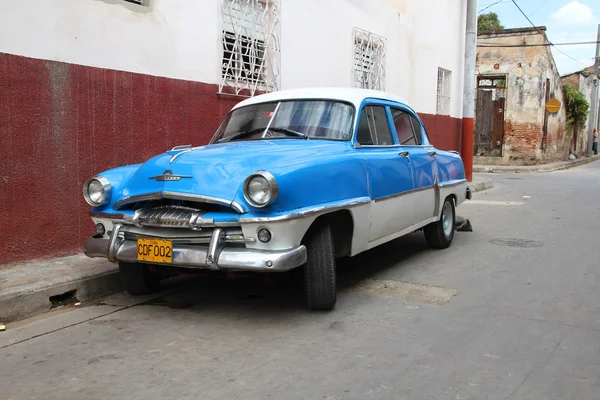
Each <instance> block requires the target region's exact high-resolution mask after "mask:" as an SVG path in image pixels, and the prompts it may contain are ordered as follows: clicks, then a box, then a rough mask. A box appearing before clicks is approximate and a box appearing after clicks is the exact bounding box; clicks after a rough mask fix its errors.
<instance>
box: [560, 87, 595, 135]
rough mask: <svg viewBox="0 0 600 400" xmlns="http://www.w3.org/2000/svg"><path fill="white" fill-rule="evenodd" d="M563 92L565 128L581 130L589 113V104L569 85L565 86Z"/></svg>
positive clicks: (581, 94)
mask: <svg viewBox="0 0 600 400" xmlns="http://www.w3.org/2000/svg"><path fill="white" fill-rule="evenodd" d="M563 92H564V102H565V111H566V113H567V128H570V127H574V128H583V127H584V126H585V123H586V121H587V118H588V115H589V113H590V104H589V103H588V102H587V100H586V99H585V96H584V95H583V93H581V92H580V91H579V90H577V89H575V87H573V85H571V84H566V85H565V86H564V91H563Z"/></svg>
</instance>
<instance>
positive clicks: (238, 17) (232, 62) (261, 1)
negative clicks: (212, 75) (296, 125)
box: [219, 0, 279, 96]
mask: <svg viewBox="0 0 600 400" xmlns="http://www.w3.org/2000/svg"><path fill="white" fill-rule="evenodd" d="M221 15H222V18H223V21H222V22H223V23H222V33H221V39H222V46H223V47H222V51H223V58H222V64H221V83H220V85H219V93H225V92H227V93H231V94H236V95H249V96H253V95H254V94H255V93H256V92H271V91H275V90H277V89H278V79H279V3H278V1H276V0H222V1H221ZM224 88H230V89H229V90H224ZM232 92H233V93H232Z"/></svg>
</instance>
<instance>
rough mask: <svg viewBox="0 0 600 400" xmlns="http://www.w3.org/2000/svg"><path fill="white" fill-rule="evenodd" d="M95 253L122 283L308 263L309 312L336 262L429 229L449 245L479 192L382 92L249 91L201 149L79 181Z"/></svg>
mask: <svg viewBox="0 0 600 400" xmlns="http://www.w3.org/2000/svg"><path fill="white" fill-rule="evenodd" d="M83 195H84V197H85V199H86V201H87V202H88V203H89V204H90V205H91V206H92V207H93V208H92V210H91V212H90V215H91V218H92V219H93V221H94V223H95V224H96V231H97V233H96V235H94V236H93V237H91V238H90V239H88V240H87V242H86V244H85V253H86V254H87V255H88V256H89V257H106V258H108V259H109V260H110V261H113V262H118V263H119V268H120V273H121V275H122V277H123V281H124V285H125V288H126V289H127V290H128V291H129V292H130V293H131V294H145V293H149V292H152V291H154V290H156V289H157V288H158V285H159V282H160V270H161V268H165V267H168V269H169V270H173V269H175V270H176V271H177V270H186V269H187V270H188V271H189V269H208V270H220V271H256V272H267V273H271V272H281V271H289V270H292V269H295V268H301V270H302V272H303V274H302V276H303V278H302V279H303V281H304V291H305V298H306V303H307V305H308V307H310V308H311V309H331V308H333V307H334V305H335V303H336V293H337V291H336V258H339V257H344V256H355V255H357V254H359V253H361V252H363V251H365V250H368V249H371V248H373V247H376V246H378V245H380V244H382V243H385V242H388V241H390V240H393V239H395V238H398V237H400V236H402V235H405V234H408V233H411V232H414V231H416V230H419V229H421V228H423V231H424V233H425V238H426V239H427V242H428V243H429V245H431V246H432V247H434V248H438V249H442V248H446V247H448V246H450V244H451V243H452V239H453V237H454V230H455V207H456V206H458V205H459V204H461V203H462V202H463V201H465V199H470V191H469V188H468V187H467V181H466V179H465V171H464V166H463V163H462V160H461V158H460V156H459V155H458V153H456V152H448V151H441V150H437V149H435V148H434V147H433V146H432V145H431V143H430V142H429V140H428V138H427V134H426V131H425V128H424V126H423V124H422V123H421V120H420V119H419V117H418V116H417V114H416V113H415V112H414V111H413V110H412V109H411V108H410V107H409V106H408V105H407V104H406V102H404V101H402V100H401V99H400V98H398V97H396V96H393V95H390V94H387V93H384V92H379V91H369V90H362V89H342V88H318V89H298V90H289V91H280V92H275V93H270V94H265V95H260V96H256V97H254V98H250V99H247V100H245V101H242V102H241V103H239V104H238V105H236V106H235V107H234V108H233V109H232V110H231V112H230V113H229V114H228V115H227V117H226V118H225V120H224V121H223V123H222V124H221V126H220V128H219V129H218V131H217V132H216V133H215V135H214V137H213V138H212V140H211V141H210V143H209V144H208V145H206V146H199V147H192V146H177V147H175V148H173V149H172V150H170V151H168V152H166V153H165V154H161V155H158V156H156V157H154V158H151V159H150V160H148V161H146V162H145V163H144V164H138V165H128V166H124V167H120V168H115V169H111V170H108V171H104V172H102V173H100V174H99V175H97V176H94V177H93V178H91V179H89V180H88V181H87V182H86V183H85V185H84V187H83Z"/></svg>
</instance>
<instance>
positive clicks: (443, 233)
mask: <svg viewBox="0 0 600 400" xmlns="http://www.w3.org/2000/svg"><path fill="white" fill-rule="evenodd" d="M454 211H455V210H454V201H453V200H452V198H450V197H449V198H447V199H446V200H444V205H443V206H442V215H441V217H440V220H439V221H436V222H432V223H431V224H429V225H427V226H426V227H425V230H424V231H425V239H426V240H427V244H429V246H431V247H433V248H434V249H446V248H448V247H450V245H451V244H452V239H454V230H455V226H456V213H455V212H454Z"/></svg>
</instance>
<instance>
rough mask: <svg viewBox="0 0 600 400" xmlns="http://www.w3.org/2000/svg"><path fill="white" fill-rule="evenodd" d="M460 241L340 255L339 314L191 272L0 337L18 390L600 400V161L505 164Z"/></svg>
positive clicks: (5, 388)
mask: <svg viewBox="0 0 600 400" xmlns="http://www.w3.org/2000/svg"><path fill="white" fill-rule="evenodd" d="M494 183H495V188H494V189H491V190H489V191H486V192H481V193H476V194H475V195H474V199H473V201H471V202H470V203H468V204H465V205H462V206H460V207H459V208H458V214H459V215H460V216H463V217H466V218H469V219H470V220H471V223H472V225H473V230H474V231H473V232H457V233H456V236H455V241H454V243H453V245H452V247H451V248H450V249H447V250H441V251H434V250H430V249H428V248H427V246H426V244H425V241H424V239H423V237H422V234H418V233H417V234H412V235H409V236H407V237H404V238H401V239H399V240H396V241H394V242H393V243H389V244H387V245H384V246H382V247H380V248H377V249H374V250H372V251H369V252H366V253H364V254H362V255H360V256H358V257H356V258H353V259H348V260H342V261H341V262H340V263H339V266H338V267H339V279H340V282H339V285H340V290H341V292H340V295H339V298H338V304H337V306H336V308H335V310H334V311H332V312H310V311H308V310H306V309H305V308H304V306H303V304H302V301H301V298H300V296H299V294H298V293H297V292H296V290H295V288H294V287H293V286H290V285H283V284H281V285H274V284H272V283H264V282H263V281H261V280H257V279H238V280H226V279H217V278H194V279H192V278H188V279H179V280H176V281H174V282H171V283H168V284H165V285H164V286H165V287H164V291H163V293H162V294H161V295H159V296H157V297H145V298H141V299H133V298H132V297H130V296H128V295H126V294H124V293H119V294H117V295H114V296H111V297H109V298H106V299H104V300H102V301H100V302H97V303H95V304H88V305H85V304H84V305H82V306H80V307H79V308H76V307H75V308H72V309H64V310H60V309H59V310H56V311H54V312H52V313H51V314H46V315H43V316H38V317H36V318H35V319H34V320H29V321H24V322H21V323H18V324H16V325H12V326H9V329H8V330H7V331H6V332H0V362H1V364H0V388H1V389H0V397H2V398H3V399H107V398H111V399H144V400H146V399H186V398H194V399H207V400H208V399H284V400H287V399H390V400H399V399H444V400H445V399H462V400H465V399H482V400H483V399H532V400H542V399H570V400H571V399H590V400H593V399H599V398H600V305H599V301H600V300H599V299H600V297H599V295H598V293H599V290H598V289H599V287H600V280H599V279H598V276H599V273H598V269H599V268H600V263H599V262H598V258H599V254H600V248H599V246H598V241H599V240H600V228H599V227H598V224H599V222H600V215H599V214H600V212H599V211H600V163H591V164H587V165H585V166H581V167H578V168H574V169H570V170H565V171H557V172H552V173H538V174H519V175H514V174H513V175H494Z"/></svg>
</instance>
